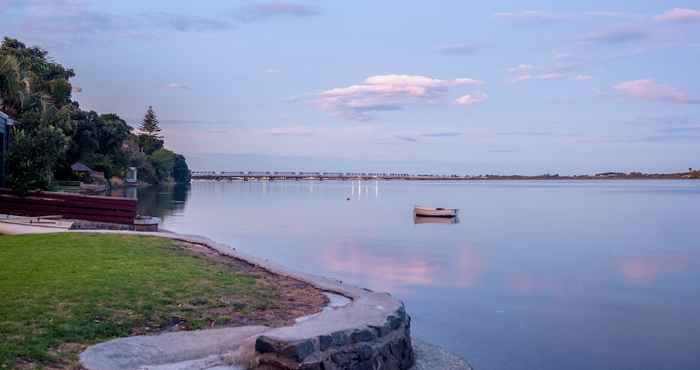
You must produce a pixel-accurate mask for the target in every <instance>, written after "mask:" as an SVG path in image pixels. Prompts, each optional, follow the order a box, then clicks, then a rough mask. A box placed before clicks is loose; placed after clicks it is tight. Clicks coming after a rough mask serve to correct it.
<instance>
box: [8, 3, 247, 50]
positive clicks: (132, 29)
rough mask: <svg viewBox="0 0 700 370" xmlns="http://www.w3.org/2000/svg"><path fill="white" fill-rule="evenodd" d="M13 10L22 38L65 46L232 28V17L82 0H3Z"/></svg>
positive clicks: (45, 44) (13, 18)
mask: <svg viewBox="0 0 700 370" xmlns="http://www.w3.org/2000/svg"><path fill="white" fill-rule="evenodd" d="M4 6H5V8H6V9H9V10H15V11H16V12H15V14H16V15H15V16H14V17H12V18H11V19H10V20H9V21H10V22H14V23H15V24H16V25H17V26H18V27H19V29H20V30H21V32H22V33H23V34H24V35H25V36H24V37H23V38H25V39H27V40H29V41H32V42H39V43H41V44H43V45H44V46H47V45H48V46H66V45H71V44H74V43H77V42H83V41H85V40H88V39H89V38H91V37H94V36H97V35H102V34H109V35H110V36H111V37H115V36H118V37H139V38H143V37H150V34H151V33H153V32H156V31H158V30H177V31H182V32H204V31H219V30H227V29H231V28H233V27H234V24H233V22H232V21H231V20H227V19H222V18H216V17H203V16H196V15H185V14H175V13H165V12H149V13H141V14H134V15H122V14H114V13H110V12H105V11H102V10H100V9H99V8H95V7H93V6H92V4H91V3H90V2H87V1H84V0H26V1H9V2H7V1H5V3H4Z"/></svg>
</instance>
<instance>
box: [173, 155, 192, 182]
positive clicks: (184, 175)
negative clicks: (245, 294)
mask: <svg viewBox="0 0 700 370" xmlns="http://www.w3.org/2000/svg"><path fill="white" fill-rule="evenodd" d="M191 179H192V174H191V173H190V169H189V167H188V166H187V161H186V160H185V157H184V156H182V155H180V154H176V155H175V164H174V165H173V180H175V182H176V183H178V184H189V183H190V181H191Z"/></svg>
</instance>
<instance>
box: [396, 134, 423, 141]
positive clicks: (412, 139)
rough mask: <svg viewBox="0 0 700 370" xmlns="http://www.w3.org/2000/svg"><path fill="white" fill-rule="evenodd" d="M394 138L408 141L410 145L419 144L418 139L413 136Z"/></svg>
mask: <svg viewBox="0 0 700 370" xmlns="http://www.w3.org/2000/svg"><path fill="white" fill-rule="evenodd" d="M394 138H396V139H398V140H401V141H407V142H409V143H417V142H418V139H416V138H415V137H413V136H405V135H394Z"/></svg>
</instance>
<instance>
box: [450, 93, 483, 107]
mask: <svg viewBox="0 0 700 370" xmlns="http://www.w3.org/2000/svg"><path fill="white" fill-rule="evenodd" d="M488 99H489V96H488V95H486V94H484V93H481V92H476V93H473V94H467V95H462V96H460V97H459V98H457V99H455V103H457V104H458V105H467V106H469V105H474V104H479V103H483V102H485V101H487V100H488Z"/></svg>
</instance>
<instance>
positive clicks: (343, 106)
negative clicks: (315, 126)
mask: <svg viewBox="0 0 700 370" xmlns="http://www.w3.org/2000/svg"><path fill="white" fill-rule="evenodd" d="M482 84H483V82H482V81H480V80H477V79H472V78H457V79H452V80H441V79H437V78H432V77H427V76H418V75H398V74H390V75H378V76H371V77H368V78H366V79H365V80H364V81H363V82H362V83H361V84H357V85H350V86H347V87H338V88H334V89H330V90H326V91H323V92H321V93H320V94H319V95H318V99H317V102H318V104H319V106H320V107H321V108H322V109H324V110H328V111H332V112H335V113H337V114H339V115H341V116H343V117H347V118H350V119H356V120H368V119H370V118H371V117H370V113H372V112H377V111H393V110H400V109H403V107H405V106H406V105H409V104H412V103H432V102H435V101H437V100H438V99H440V98H442V97H444V96H445V95H446V94H447V93H448V92H449V89H450V88H452V87H456V86H477V85H482Z"/></svg>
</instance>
